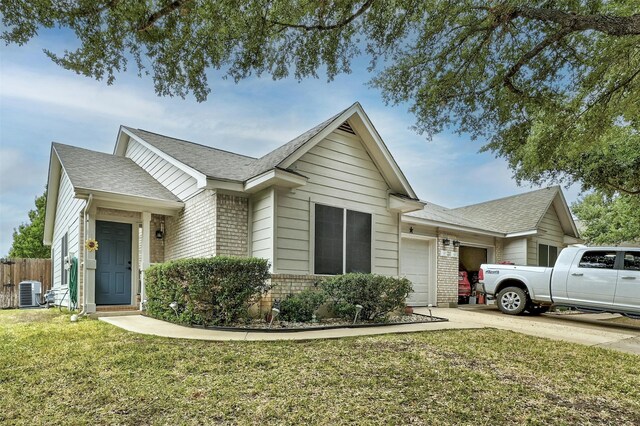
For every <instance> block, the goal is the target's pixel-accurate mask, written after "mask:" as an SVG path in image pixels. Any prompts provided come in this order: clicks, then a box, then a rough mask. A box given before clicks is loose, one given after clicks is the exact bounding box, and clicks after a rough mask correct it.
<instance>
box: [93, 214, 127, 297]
mask: <svg viewBox="0 0 640 426" xmlns="http://www.w3.org/2000/svg"><path fill="white" fill-rule="evenodd" d="M96 240H97V241H98V251H96V263H97V267H96V304H97V305H130V304H131V224H129V223H118V222H103V221H99V220H98V221H96Z"/></svg>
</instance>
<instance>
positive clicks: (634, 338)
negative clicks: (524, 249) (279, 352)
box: [100, 306, 640, 355]
mask: <svg viewBox="0 0 640 426" xmlns="http://www.w3.org/2000/svg"><path fill="white" fill-rule="evenodd" d="M416 312H417V313H423V314H428V309H426V308H416ZM432 312H433V315H435V316H438V317H443V318H448V319H449V321H448V322H434V323H426V324H403V325H395V326H385V327H370V328H340V329H332V330H315V331H300V332H293V333H264V332H245V331H218V330H204V329H201V328H191V327H184V326H180V325H176V324H171V323H168V322H164V321H159V320H155V319H153V318H148V317H145V316H142V315H130V316H117V317H102V318H100V321H104V322H107V323H109V324H113V325H115V326H117V327H120V328H123V329H125V330H128V331H132V332H135V333H142V334H150V335H155V336H162V337H172V338H178V339H197V340H216V341H229V340H246V341H269V340H271V341H276V340H309V339H334V338H340V337H349V336H370V335H377V334H388V333H411V332H418V331H430V330H451V329H471V328H497V329H501V330H511V331H515V332H518V333H524V334H528V335H531V336H536V337H544V338H548V339H553V340H561V341H566V342H572V343H579V344H582V345H587V346H600V347H606V348H610V349H615V350H618V351H622V352H628V353H633V354H639V355H640V320H639V321H638V327H635V326H625V325H617V324H611V323H607V322H606V320H608V319H611V318H615V317H616V316H614V315H611V314H580V315H563V316H557V315H542V316H538V317H530V316H529V317H526V316H525V317H514V316H510V315H503V314H501V313H500V312H499V311H498V310H497V308H495V307H489V306H477V307H468V308H458V309H455V308H433V309H432Z"/></svg>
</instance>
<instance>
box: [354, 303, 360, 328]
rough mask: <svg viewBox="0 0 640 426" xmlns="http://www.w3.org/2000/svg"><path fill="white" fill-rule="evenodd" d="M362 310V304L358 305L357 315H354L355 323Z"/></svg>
mask: <svg viewBox="0 0 640 426" xmlns="http://www.w3.org/2000/svg"><path fill="white" fill-rule="evenodd" d="M360 311H362V305H356V316H355V317H353V323H354V324H355V323H356V321H358V315H360Z"/></svg>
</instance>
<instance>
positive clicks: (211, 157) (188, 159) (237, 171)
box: [125, 108, 348, 182]
mask: <svg viewBox="0 0 640 426" xmlns="http://www.w3.org/2000/svg"><path fill="white" fill-rule="evenodd" d="M347 109H348V108H347ZM347 109H345V110H343V111H340V112H339V113H338V114H336V115H334V116H333V117H331V118H329V119H328V120H325V121H323V122H322V123H320V124H318V125H317V126H315V127H313V128H311V129H309V130H307V131H306V132H304V133H303V134H301V135H300V136H298V137H296V138H294V139H292V140H291V141H289V142H287V143H286V144H284V145H282V146H280V147H278V148H276V149H275V150H273V151H271V152H270V153H268V154H266V155H264V156H263V157H261V158H254V157H249V156H246V155H240V154H235V153H232V152H229V151H224V150H221V149H216V148H212V147H210V146H206V145H201V144H197V143H193V142H189V141H185V140H182V139H176V138H171V137H168V136H163V135H159V134H157V133H153V132H149V131H146V130H142V129H133V128H131V127H125V128H126V129H127V130H128V131H130V132H131V133H133V134H134V135H136V136H137V137H139V138H140V139H142V140H144V141H145V142H147V143H149V144H151V145H153V146H154V147H156V148H157V149H159V150H160V151H163V152H165V153H166V154H168V155H170V156H172V157H173V158H175V159H176V160H178V161H180V162H182V163H184V164H186V165H187V166H189V167H192V168H194V169H195V170H197V171H199V172H200V173H202V174H204V175H206V176H207V177H210V178H213V179H219V180H230V181H238V182H245V181H247V180H248V179H250V178H252V177H254V176H258V175H260V174H262V173H264V172H266V171H268V170H271V169H273V168H275V167H278V166H279V165H280V163H282V162H283V161H284V160H285V159H286V158H288V157H289V156H290V155H291V154H293V153H294V152H295V151H296V150H298V149H299V148H300V147H302V146H303V145H304V144H305V143H307V142H308V141H309V140H310V139H312V138H313V137H314V136H316V135H317V134H318V133H320V132H322V130H324V129H325V128H326V127H327V126H329V125H330V124H331V123H332V122H334V121H335V120H336V119H337V118H338V117H339V116H340V115H341V114H342V113H343V112H344V111H346V110H347Z"/></svg>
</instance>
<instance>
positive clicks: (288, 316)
mask: <svg viewBox="0 0 640 426" xmlns="http://www.w3.org/2000/svg"><path fill="white" fill-rule="evenodd" d="M326 300H327V294H326V293H325V292H324V291H322V290H314V289H310V288H309V289H306V290H303V291H301V292H300V293H296V294H290V295H288V296H287V297H286V298H285V299H284V300H282V301H281V302H280V318H281V319H282V320H284V321H297V322H307V321H311V320H312V319H313V314H314V313H315V312H316V311H317V310H318V308H319V307H320V306H321V305H322V304H323V303H324V302H325V301H326Z"/></svg>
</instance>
